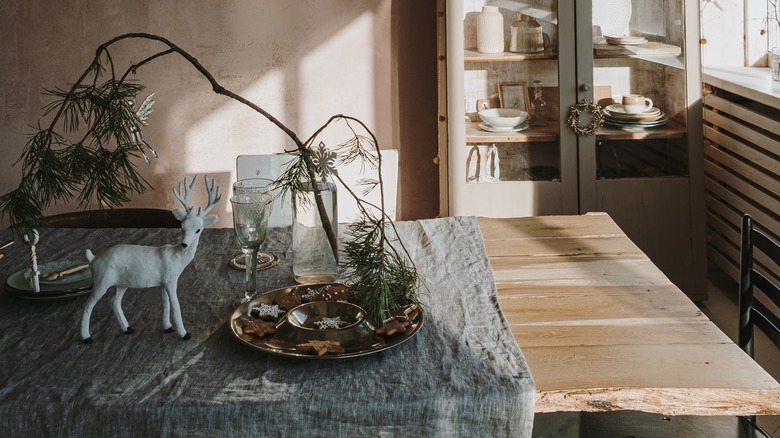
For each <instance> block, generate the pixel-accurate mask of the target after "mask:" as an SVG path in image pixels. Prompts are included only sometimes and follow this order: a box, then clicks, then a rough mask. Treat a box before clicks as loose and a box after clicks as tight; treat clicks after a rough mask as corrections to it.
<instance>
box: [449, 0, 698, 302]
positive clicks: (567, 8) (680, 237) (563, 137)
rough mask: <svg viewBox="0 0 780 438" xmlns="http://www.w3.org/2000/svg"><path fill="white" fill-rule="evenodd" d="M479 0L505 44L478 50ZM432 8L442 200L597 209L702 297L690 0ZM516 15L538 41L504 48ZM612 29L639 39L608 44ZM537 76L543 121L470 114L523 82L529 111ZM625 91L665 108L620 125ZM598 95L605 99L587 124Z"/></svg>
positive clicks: (513, 209)
mask: <svg viewBox="0 0 780 438" xmlns="http://www.w3.org/2000/svg"><path fill="white" fill-rule="evenodd" d="M484 6H497V7H498V8H499V11H500V12H501V13H502V14H503V16H504V35H505V50H504V52H503V53H494V54H485V53H480V52H479V50H478V46H477V21H478V16H479V14H480V12H481V10H482V8H483V7H484ZM439 7H440V20H439V25H440V27H439V35H440V47H439V50H440V57H439V59H440V72H441V74H440V75H439V77H440V81H441V84H440V93H441V98H440V115H441V117H440V122H441V123H440V142H441V144H440V156H441V157H442V159H443V160H442V164H445V165H446V169H447V171H446V178H444V179H442V190H441V191H442V193H446V194H447V196H446V197H444V198H443V199H442V212H443V213H444V214H449V215H478V216H487V217H520V216H532V215H549V214H576V213H586V212H591V211H606V212H608V213H609V214H610V215H611V216H612V217H613V218H614V219H615V221H616V222H617V223H618V225H620V227H621V228H623V229H624V230H625V232H626V233H627V234H628V235H629V236H630V237H631V239H632V240H634V241H635V242H636V243H637V245H639V246H640V247H641V248H642V250H643V251H644V252H645V253H646V254H648V255H649V256H650V258H651V259H652V260H653V261H654V263H656V264H657V265H658V266H659V267H660V268H661V269H662V270H663V271H664V273H665V274H666V275H667V276H668V277H669V278H670V279H671V280H672V281H673V282H675V283H676V284H677V285H678V286H679V287H680V288H681V289H683V290H684V291H685V292H686V293H687V294H688V295H689V296H690V297H691V298H694V299H703V298H705V297H706V268H705V266H706V264H705V243H704V236H705V234H704V212H703V185H702V184H703V183H702V178H701V173H702V170H701V166H702V164H701V160H702V146H701V144H702V141H701V103H700V100H701V94H700V92H701V82H700V72H699V61H698V60H699V51H698V50H699V45H698V24H697V19H698V7H699V5H698V2H696V1H691V0H667V1H659V0H633V1H632V0H592V1H589V0H578V1H577V2H562V1H555V0H519V1H505V0H502V1H484V0H450V1H444V0H441V1H440V3H439ZM518 13H520V14H523V15H524V16H529V17H532V18H533V19H535V20H536V22H537V23H539V25H541V28H542V30H543V32H544V34H545V35H546V36H545V40H547V41H549V45H547V47H546V48H545V49H544V51H542V52H539V53H530V54H528V53H515V52H512V51H510V40H511V38H512V23H513V22H514V21H515V19H516V14H518ZM614 35H631V36H633V37H635V39H634V40H633V41H631V42H639V43H640V44H610V43H608V42H607V39H606V38H605V37H606V36H614ZM610 41H612V40H610ZM534 81H541V84H542V88H541V96H542V99H543V100H544V102H545V103H546V106H547V118H548V123H547V125H546V126H536V125H531V126H530V127H527V128H525V127H524V129H522V130H520V129H518V130H517V132H504V131H501V132H495V129H492V128H491V127H490V126H489V125H485V124H484V123H483V122H482V120H480V118H479V116H478V109H481V108H485V107H499V106H501V105H502V99H501V98H502V97H507V98H508V99H511V98H512V97H513V96H514V97H517V94H518V93H520V94H522V93H523V92H524V89H523V86H522V84H523V83H525V84H526V85H527V91H525V93H527V94H526V99H522V96H521V98H520V99H518V101H519V102H520V105H521V109H526V110H530V105H529V104H530V103H531V102H533V100H534V87H533V82H534ZM500 94H503V95H504V96H501V95H500ZM626 94H642V95H644V96H646V97H648V98H650V99H652V100H653V103H654V107H655V108H657V109H658V110H660V111H661V112H663V114H664V116H663V117H662V118H661V120H660V121H658V120H655V121H651V122H658V123H650V122H647V121H644V122H642V123H641V124H631V125H629V124H626V123H625V120H623V119H620V118H619V117H618V116H620V114H616V113H617V112H619V110H620V109H621V108H620V105H618V106H617V107H615V106H614V104H615V103H616V102H617V103H619V101H620V98H621V97H622V96H623V95H626ZM503 100H504V101H507V99H503ZM595 105H597V106H598V107H599V108H600V109H601V110H610V109H611V110H612V111H611V112H610V111H607V112H605V113H604V114H607V116H608V117H607V118H606V123H605V124H604V125H602V126H601V127H599V128H598V129H596V130H590V129H589V128H591V127H594V125H592V124H591V123H592V122H593V121H594V120H595V119H596V118H597V116H596V113H597V112H598V111H597V110H594V106H595ZM610 105H613V106H611V107H610ZM504 106H506V103H504ZM577 110H579V112H577ZM664 121H665V122H664ZM575 128H579V131H580V132H579V133H578V132H576V131H577V130H576V129H575ZM582 131H586V132H585V133H583V132H582ZM591 131H592V132H591Z"/></svg>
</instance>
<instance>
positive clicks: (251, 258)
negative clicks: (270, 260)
mask: <svg viewBox="0 0 780 438" xmlns="http://www.w3.org/2000/svg"><path fill="white" fill-rule="evenodd" d="M241 250H242V251H244V254H245V255H246V257H245V260H246V291H244V298H245V299H246V300H247V301H249V300H251V299H252V298H254V297H255V295H257V248H241Z"/></svg>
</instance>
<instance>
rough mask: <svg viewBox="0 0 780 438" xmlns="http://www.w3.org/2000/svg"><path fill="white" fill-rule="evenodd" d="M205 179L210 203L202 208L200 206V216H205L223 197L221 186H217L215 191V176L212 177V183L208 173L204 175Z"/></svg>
mask: <svg viewBox="0 0 780 438" xmlns="http://www.w3.org/2000/svg"><path fill="white" fill-rule="evenodd" d="M194 181H195V179H194V178H193V182H194ZM203 181H204V182H205V183H206V193H208V195H209V203H208V205H206V208H204V209H202V210H201V208H200V207H198V216H205V215H206V214H207V213H208V212H210V211H211V209H212V208H214V206H215V205H217V202H219V200H220V199H222V194H221V193H220V192H219V186H217V190H216V193H215V192H214V184H216V183H215V182H214V178H212V179H211V185H209V177H208V175H204V176H203Z"/></svg>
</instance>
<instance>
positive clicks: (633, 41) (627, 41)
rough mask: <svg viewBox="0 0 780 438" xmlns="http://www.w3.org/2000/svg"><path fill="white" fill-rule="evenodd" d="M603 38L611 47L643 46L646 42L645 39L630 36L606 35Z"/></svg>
mask: <svg viewBox="0 0 780 438" xmlns="http://www.w3.org/2000/svg"><path fill="white" fill-rule="evenodd" d="M604 38H605V39H606V40H607V43H608V44H613V45H625V46H627V45H638V44H644V43H646V42H647V39H645V38H644V37H638V36H630V35H617V36H615V35H606V36H604Z"/></svg>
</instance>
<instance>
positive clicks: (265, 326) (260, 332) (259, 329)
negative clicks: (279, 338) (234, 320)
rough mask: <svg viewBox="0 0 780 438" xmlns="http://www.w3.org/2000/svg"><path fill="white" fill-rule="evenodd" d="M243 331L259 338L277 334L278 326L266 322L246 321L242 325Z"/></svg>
mask: <svg viewBox="0 0 780 438" xmlns="http://www.w3.org/2000/svg"><path fill="white" fill-rule="evenodd" d="M241 331H243V332H244V333H251V334H253V335H255V336H257V337H259V338H261V337H263V336H265V335H270V334H272V333H276V324H274V323H272V322H265V321H257V320H253V321H244V323H243V324H242V325H241Z"/></svg>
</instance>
